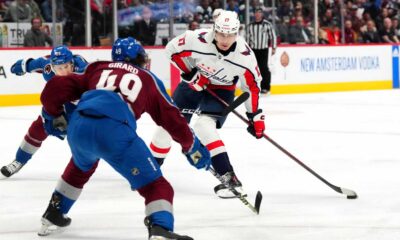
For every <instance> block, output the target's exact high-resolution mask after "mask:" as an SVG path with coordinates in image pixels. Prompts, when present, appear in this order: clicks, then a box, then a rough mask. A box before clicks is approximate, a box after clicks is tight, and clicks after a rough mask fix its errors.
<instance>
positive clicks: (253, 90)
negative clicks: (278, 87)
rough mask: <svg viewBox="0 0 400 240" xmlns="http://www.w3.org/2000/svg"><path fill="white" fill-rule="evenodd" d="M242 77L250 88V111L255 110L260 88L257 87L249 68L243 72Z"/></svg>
mask: <svg viewBox="0 0 400 240" xmlns="http://www.w3.org/2000/svg"><path fill="white" fill-rule="evenodd" d="M244 78H245V79H246V84H247V86H248V87H249V89H250V100H251V108H252V111H253V112H255V111H257V109H258V97H259V93H260V88H259V87H258V85H257V82H256V80H255V79H254V75H253V74H252V73H251V72H250V71H249V70H247V71H246V72H245V73H244Z"/></svg>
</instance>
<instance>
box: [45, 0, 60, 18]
mask: <svg viewBox="0 0 400 240" xmlns="http://www.w3.org/2000/svg"><path fill="white" fill-rule="evenodd" d="M51 4H52V0H44V1H43V2H42V4H40V9H41V10H42V16H43V19H44V21H46V22H52V21H53V16H52V6H51ZM63 18H64V6H63V4H62V3H61V2H59V1H57V2H56V21H57V22H61V21H62V20H63Z"/></svg>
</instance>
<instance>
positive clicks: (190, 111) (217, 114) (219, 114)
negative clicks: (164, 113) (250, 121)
mask: <svg viewBox="0 0 400 240" xmlns="http://www.w3.org/2000/svg"><path fill="white" fill-rule="evenodd" d="M249 97H250V94H249V93H247V92H244V93H242V94H241V95H240V96H239V97H237V98H236V99H235V100H234V101H233V102H232V103H231V104H229V106H227V107H226V108H224V109H223V110H222V111H221V112H209V111H202V110H200V109H189V108H183V109H181V110H180V111H181V113H183V114H198V115H199V114H206V115H211V116H215V117H225V116H226V115H228V114H229V113H230V112H232V110H234V109H235V108H237V107H238V106H240V105H241V104H242V103H244V102H245V101H246V100H247V99H248V98H249Z"/></svg>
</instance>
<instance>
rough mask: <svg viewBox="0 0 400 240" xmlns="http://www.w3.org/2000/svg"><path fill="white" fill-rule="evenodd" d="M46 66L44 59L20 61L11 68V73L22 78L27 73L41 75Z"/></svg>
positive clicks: (46, 62)
mask: <svg viewBox="0 0 400 240" xmlns="http://www.w3.org/2000/svg"><path fill="white" fill-rule="evenodd" d="M47 64H48V60H47V59H46V58H45V57H40V58H36V59H33V58H28V59H20V60H18V61H16V62H15V63H14V64H13V65H12V66H11V72H12V73H14V74H16V75H18V76H22V75H24V74H25V73H27V72H28V73H31V72H38V73H41V72H42V71H43V68H44V67H45V66H46V65H47Z"/></svg>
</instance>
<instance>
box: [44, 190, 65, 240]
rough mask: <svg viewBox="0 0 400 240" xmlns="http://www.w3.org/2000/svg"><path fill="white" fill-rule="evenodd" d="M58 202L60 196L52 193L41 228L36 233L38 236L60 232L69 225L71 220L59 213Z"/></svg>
mask: <svg viewBox="0 0 400 240" xmlns="http://www.w3.org/2000/svg"><path fill="white" fill-rule="evenodd" d="M60 202H61V199H60V195H59V194H57V193H53V195H52V197H51V200H50V203H49V206H48V207H47V209H46V212H44V214H43V216H42V220H41V221H42V226H41V228H40V230H39V232H38V235H39V236H47V235H50V234H52V233H58V232H62V231H64V230H65V228H66V227H67V226H69V225H70V224H71V218H69V217H67V216H65V215H64V214H62V213H61V212H60Z"/></svg>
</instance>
